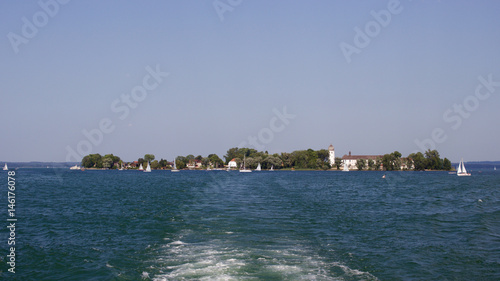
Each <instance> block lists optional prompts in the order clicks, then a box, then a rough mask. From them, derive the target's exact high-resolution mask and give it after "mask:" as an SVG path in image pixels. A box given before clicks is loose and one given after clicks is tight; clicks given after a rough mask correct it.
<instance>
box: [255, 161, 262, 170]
mask: <svg viewBox="0 0 500 281" xmlns="http://www.w3.org/2000/svg"><path fill="white" fill-rule="evenodd" d="M255 171H262V169H261V168H260V163H259V165H257V169H255Z"/></svg>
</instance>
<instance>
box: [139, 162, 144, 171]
mask: <svg viewBox="0 0 500 281" xmlns="http://www.w3.org/2000/svg"><path fill="white" fill-rule="evenodd" d="M139 171H144V168H143V167H142V163H141V165H140V166H139Z"/></svg>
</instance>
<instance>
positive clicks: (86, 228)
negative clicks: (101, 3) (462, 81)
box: [0, 169, 500, 280]
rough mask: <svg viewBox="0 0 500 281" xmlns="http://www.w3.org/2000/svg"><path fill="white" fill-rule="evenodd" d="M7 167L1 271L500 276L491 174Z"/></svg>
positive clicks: (33, 275)
mask: <svg viewBox="0 0 500 281" xmlns="http://www.w3.org/2000/svg"><path fill="white" fill-rule="evenodd" d="M16 172H17V174H16V181H17V189H16V191H17V193H16V196H17V201H16V215H17V218H18V222H17V228H16V239H17V243H16V249H17V256H16V273H15V274H12V273H10V272H8V271H7V269H8V268H9V266H8V265H7V264H6V255H7V254H8V251H7V249H8V246H7V238H8V235H9V232H8V230H7V229H6V228H5V227H2V228H1V231H0V235H1V237H0V250H1V251H2V254H1V255H2V262H1V266H0V270H1V271H2V272H1V275H0V276H1V277H2V278H4V279H6V278H15V279H18V280H500V171H498V172H497V171H495V172H494V171H483V172H482V173H475V172H474V171H473V175H472V176H471V177H457V176H455V175H449V174H448V173H446V172H348V173H344V172H319V171H318V172H302V171H296V172H291V171H289V172H282V171H275V172H268V171H265V172H264V171H263V172H260V173H259V172H253V173H248V174H243V173H238V172H226V171H210V172H209V171H181V172H179V173H171V172H169V171H153V172H152V173H142V172H137V171H84V172H82V171H69V170H57V169H19V170H17V171H16ZM383 174H386V178H385V179H382V175H383ZM0 179H1V180H2V182H3V183H2V185H0V186H3V187H2V188H3V191H1V192H0V195H1V196H0V206H1V205H2V204H3V206H4V207H3V209H4V210H5V212H2V214H3V215H2V216H3V217H4V219H3V221H4V224H5V225H7V222H6V219H7V212H6V210H7V198H6V193H7V188H6V186H7V185H6V183H7V176H6V174H5V172H4V173H2V174H1V176H0ZM0 209H1V208H0Z"/></svg>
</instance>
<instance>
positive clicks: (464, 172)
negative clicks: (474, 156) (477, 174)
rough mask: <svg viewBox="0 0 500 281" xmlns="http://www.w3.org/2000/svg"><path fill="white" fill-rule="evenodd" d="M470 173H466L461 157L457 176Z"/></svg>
mask: <svg viewBox="0 0 500 281" xmlns="http://www.w3.org/2000/svg"><path fill="white" fill-rule="evenodd" d="M470 175H471V174H470V173H467V170H466V169H465V165H464V159H463V158H462V159H461V160H460V164H459V165H458V169H457V176H459V177H463V176H470Z"/></svg>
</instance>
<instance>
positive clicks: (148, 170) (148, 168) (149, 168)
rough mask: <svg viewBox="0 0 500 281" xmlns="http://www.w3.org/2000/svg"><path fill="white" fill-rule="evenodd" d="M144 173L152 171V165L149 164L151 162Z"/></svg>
mask: <svg viewBox="0 0 500 281" xmlns="http://www.w3.org/2000/svg"><path fill="white" fill-rule="evenodd" d="M143 172H144V173H151V165H149V162H148V166H147V167H146V170H144V171H143Z"/></svg>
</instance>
